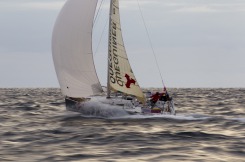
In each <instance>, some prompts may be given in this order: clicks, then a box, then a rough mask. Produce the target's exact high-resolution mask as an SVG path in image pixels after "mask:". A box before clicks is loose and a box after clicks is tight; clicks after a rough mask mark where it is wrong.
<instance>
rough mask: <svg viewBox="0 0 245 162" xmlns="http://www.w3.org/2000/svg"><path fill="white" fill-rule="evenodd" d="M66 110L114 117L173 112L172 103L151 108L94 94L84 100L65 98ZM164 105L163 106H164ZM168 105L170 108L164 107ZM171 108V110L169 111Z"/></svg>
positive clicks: (158, 104)
mask: <svg viewBox="0 0 245 162" xmlns="http://www.w3.org/2000/svg"><path fill="white" fill-rule="evenodd" d="M65 103H66V109H67V110H68V111H73V112H79V113H81V114H82V115H85V116H96V117H98V116H99V117H115V116H124V115H135V114H143V115H144V114H172V115H174V114H175V111H174V108H173V107H172V106H173V105H172V104H173V103H172V104H169V103H167V104H163V103H162V102H159V103H157V104H156V105H155V106H154V107H153V108H151V107H149V106H143V105H140V104H139V103H135V102H134V101H133V100H125V99H122V98H109V99H108V98H106V97H105V96H94V97H91V98H88V99H84V100H79V101H78V100H74V99H72V98H69V97H67V98H66V99H65ZM164 105H165V108H164ZM166 105H168V106H167V107H169V105H172V106H170V108H171V109H169V108H168V109H166ZM161 106H162V107H161ZM170 110H171V111H170Z"/></svg>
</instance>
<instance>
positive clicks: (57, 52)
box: [52, 0, 102, 98]
mask: <svg viewBox="0 0 245 162" xmlns="http://www.w3.org/2000/svg"><path fill="white" fill-rule="evenodd" d="M97 2H98V0H68V1H67V2H66V4H65V5H64V7H63V9H62V10H61V12H60V14H59V16H58V18H57V20H56V23H55V27H54V31H53V40H52V53H53V60H54V65H55V70H56V74H57V77H58V81H59V83H60V87H61V91H62V93H63V94H64V95H66V96H69V97H80V98H82V97H88V96H90V95H94V94H98V93H101V92H102V88H101V85H100V83H99V80H98V77H97V74H96V71H95V66H94V62H93V52H92V27H93V20H94V14H95V9H96V6H97Z"/></svg>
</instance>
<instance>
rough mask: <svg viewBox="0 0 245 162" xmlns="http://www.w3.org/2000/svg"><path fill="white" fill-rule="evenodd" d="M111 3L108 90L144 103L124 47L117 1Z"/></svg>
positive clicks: (113, 0)
mask: <svg viewBox="0 0 245 162" xmlns="http://www.w3.org/2000/svg"><path fill="white" fill-rule="evenodd" d="M111 3H112V4H111V11H110V13H111V15H110V31H109V56H108V57H109V58H108V70H109V72H108V80H109V81H108V82H109V84H110V88H111V89H113V90H115V91H120V92H123V93H126V94H130V95H133V96H136V97H137V98H138V99H139V100H140V101H142V102H145V97H144V94H143V92H142V90H141V88H140V86H139V84H138V82H137V81H136V78H135V76H134V73H133V71H132V69H131V66H130V64H129V60H128V57H127V53H126V50H125V47H124V43H123V38H122V31H121V24H120V14H119V1H118V0H112V1H111Z"/></svg>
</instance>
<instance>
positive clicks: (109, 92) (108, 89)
mask: <svg viewBox="0 0 245 162" xmlns="http://www.w3.org/2000/svg"><path fill="white" fill-rule="evenodd" d="M111 14H112V0H110V14H109V32H108V58H107V59H108V65H107V98H110V96H111V87H110V69H109V66H110V60H109V57H110V34H111Z"/></svg>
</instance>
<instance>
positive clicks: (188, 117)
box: [112, 114, 212, 121]
mask: <svg viewBox="0 0 245 162" xmlns="http://www.w3.org/2000/svg"><path fill="white" fill-rule="evenodd" d="M151 118H163V119H174V120H190V121H193V120H206V119H209V118H212V117H210V116H204V115H198V114H192V115H191V114H189V115H187V114H177V115H170V114H149V115H145V114H137V115H127V116H122V117H112V119H151Z"/></svg>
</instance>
